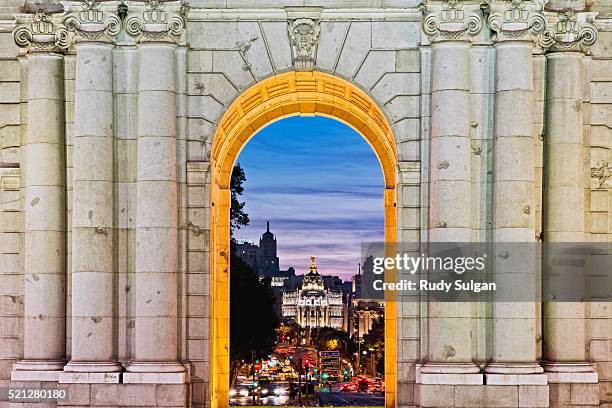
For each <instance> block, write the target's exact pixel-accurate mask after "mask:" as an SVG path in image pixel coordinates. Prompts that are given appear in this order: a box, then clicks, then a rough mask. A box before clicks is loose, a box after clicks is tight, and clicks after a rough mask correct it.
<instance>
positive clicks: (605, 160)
mask: <svg viewBox="0 0 612 408" xmlns="http://www.w3.org/2000/svg"><path fill="white" fill-rule="evenodd" d="M601 34H602V37H603V38H604V39H605V40H604V45H603V46H602V47H601V48H599V49H598V51H599V52H596V53H594V54H593V57H592V60H591V61H589V71H590V75H589V78H588V81H589V88H588V90H589V95H588V96H589V113H590V127H589V132H588V133H587V135H588V138H589V141H588V144H587V146H588V152H587V154H588V155H589V157H590V166H591V174H590V175H589V176H590V180H589V184H587V185H588V186H590V188H589V191H588V192H587V193H588V195H589V197H590V201H589V203H590V205H589V208H588V215H587V219H588V220H589V227H590V231H591V240H592V241H593V242H610V241H611V238H612V235H611V234H612V180H611V177H612V167H611V164H612V49H611V48H609V46H608V47H606V46H605V43H608V42H609V41H610V40H612V31H605V32H602V33H601ZM585 133H586V132H585ZM606 168H607V170H606ZM589 313H590V319H591V320H590V324H589V343H588V350H589V357H590V358H591V360H592V361H594V362H595V363H596V365H597V372H598V374H599V400H600V404H602V406H612V305H610V303H599V302H594V303H591V304H590V309H589ZM579 392H582V393H584V391H583V390H578V389H575V388H574V389H572V388H569V389H568V387H564V388H560V389H559V390H558V394H559V399H560V400H567V398H569V399H570V401H571V400H572V398H576V395H577V394H578V393H579ZM568 396H569V397H568Z"/></svg>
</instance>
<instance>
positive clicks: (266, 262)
mask: <svg viewBox="0 0 612 408" xmlns="http://www.w3.org/2000/svg"><path fill="white" fill-rule="evenodd" d="M236 255H238V256H239V257H240V258H242V260H243V261H244V262H246V263H247V264H248V265H249V266H250V267H251V268H253V270H255V271H256V272H257V274H258V275H259V277H260V278H269V277H272V276H277V275H278V274H279V272H280V268H279V260H278V255H277V250H276V237H275V236H274V234H273V233H272V232H270V222H269V221H268V222H267V223H266V232H264V233H263V234H262V235H261V237H260V238H259V245H256V244H254V243H252V242H247V241H243V242H239V243H238V244H236ZM289 269H293V268H289Z"/></svg>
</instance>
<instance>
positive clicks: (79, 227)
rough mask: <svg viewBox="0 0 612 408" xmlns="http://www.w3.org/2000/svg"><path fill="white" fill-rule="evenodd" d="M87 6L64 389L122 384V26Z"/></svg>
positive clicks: (80, 20) (78, 26)
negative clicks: (118, 338) (118, 164)
mask: <svg viewBox="0 0 612 408" xmlns="http://www.w3.org/2000/svg"><path fill="white" fill-rule="evenodd" d="M97 5H98V3H95V2H94V3H88V4H85V5H84V6H83V7H85V8H86V9H88V10H89V13H84V12H80V13H78V14H77V15H71V16H69V17H67V18H66V19H65V21H64V23H65V25H66V26H67V27H68V28H69V29H71V30H74V31H75V34H76V36H77V44H76V50H77V55H76V59H77V63H76V84H75V118H74V121H75V126H74V153H73V163H74V171H73V217H72V354H71V359H70V362H69V363H68V365H67V366H66V367H65V368H64V370H65V371H66V372H67V373H65V374H63V375H61V376H60V381H61V382H94V383H95V382H114V383H118V382H119V371H121V365H119V364H118V363H117V362H116V348H115V342H114V340H115V338H114V334H113V325H114V313H113V311H114V310H113V303H114V300H113V299H114V267H115V263H114V249H113V248H114V246H113V236H114V228H113V227H114V213H113V208H114V194H113V168H114V162H113V45H112V43H111V41H110V40H111V39H112V37H113V36H114V35H115V34H117V32H118V30H119V27H120V21H119V19H118V18H117V17H116V16H114V15H105V13H102V12H100V11H99V10H98V7H97Z"/></svg>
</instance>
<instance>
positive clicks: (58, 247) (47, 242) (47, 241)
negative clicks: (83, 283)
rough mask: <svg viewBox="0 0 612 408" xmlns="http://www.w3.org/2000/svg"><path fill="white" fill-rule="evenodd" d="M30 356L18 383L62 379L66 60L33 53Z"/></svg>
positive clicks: (28, 172) (28, 184)
mask: <svg viewBox="0 0 612 408" xmlns="http://www.w3.org/2000/svg"><path fill="white" fill-rule="evenodd" d="M27 58H28V61H27V64H28V84H30V85H29V87H28V105H27V110H28V112H27V116H28V125H27V136H26V139H27V140H26V145H25V146H24V147H23V148H24V150H25V159H26V163H25V201H24V206H23V207H24V215H25V256H24V260H25V264H24V271H25V315H24V322H23V324H24V343H23V347H24V357H23V359H22V360H21V361H19V362H17V363H16V364H15V366H14V371H13V372H12V373H11V378H12V379H13V380H16V381H22V380H32V381H56V380H57V375H58V373H59V370H61V369H62V368H63V367H64V363H65V339H66V331H65V327H66V326H65V318H66V289H65V284H66V261H65V255H66V246H65V241H66V220H65V198H66V191H65V180H66V173H65V160H64V156H65V153H64V77H63V70H64V66H63V57H62V55H59V54H55V53H53V52H32V53H30V54H29V55H28V57H27Z"/></svg>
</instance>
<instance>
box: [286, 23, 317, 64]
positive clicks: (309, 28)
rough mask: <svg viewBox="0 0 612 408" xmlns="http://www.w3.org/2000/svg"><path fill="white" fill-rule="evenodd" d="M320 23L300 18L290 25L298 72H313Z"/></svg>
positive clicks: (290, 38) (290, 37)
mask: <svg viewBox="0 0 612 408" xmlns="http://www.w3.org/2000/svg"><path fill="white" fill-rule="evenodd" d="M320 32H321V28H320V26H319V21H317V20H312V19H310V18H298V19H296V20H294V21H292V22H291V23H290V24H289V40H290V41H291V50H292V52H293V61H294V65H295V69H296V70H297V71H312V69H313V66H314V60H315V56H316V54H317V46H318V45H319V33H320Z"/></svg>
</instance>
